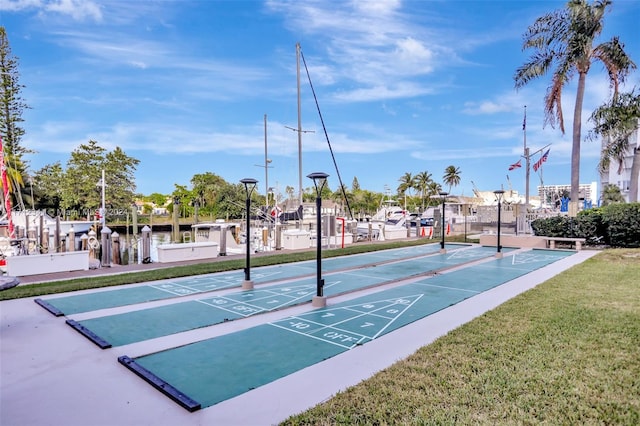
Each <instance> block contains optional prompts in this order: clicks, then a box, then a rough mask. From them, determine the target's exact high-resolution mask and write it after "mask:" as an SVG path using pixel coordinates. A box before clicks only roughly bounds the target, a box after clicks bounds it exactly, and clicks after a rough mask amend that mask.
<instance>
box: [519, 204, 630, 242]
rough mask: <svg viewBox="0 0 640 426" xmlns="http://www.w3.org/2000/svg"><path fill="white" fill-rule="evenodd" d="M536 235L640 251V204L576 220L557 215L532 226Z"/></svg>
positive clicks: (585, 212)
mask: <svg viewBox="0 0 640 426" xmlns="http://www.w3.org/2000/svg"><path fill="white" fill-rule="evenodd" d="M531 228H532V229H533V233H534V234H535V235H541V236H546V237H568V238H585V239H586V240H587V241H586V242H587V244H607V245H610V246H612V247H627V248H637V247H640V203H626V204H609V205H607V206H604V207H600V208H593V209H589V210H583V211H581V212H579V213H578V215H577V216H576V217H575V218H570V217H568V216H564V215H558V216H554V217H549V218H545V219H536V220H534V221H533V222H532V223H531Z"/></svg>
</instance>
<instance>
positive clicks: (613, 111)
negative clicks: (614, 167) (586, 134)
mask: <svg viewBox="0 0 640 426" xmlns="http://www.w3.org/2000/svg"><path fill="white" fill-rule="evenodd" d="M634 92H635V91H631V93H621V94H620V95H619V96H617V97H615V98H613V99H612V100H611V103H608V104H605V105H602V106H600V107H599V108H598V109H596V110H595V111H594V112H593V113H592V114H591V118H590V120H591V121H592V122H593V123H594V124H595V126H594V128H593V130H592V131H591V133H590V136H594V135H597V136H600V137H601V138H602V139H603V141H605V144H604V146H603V148H602V154H601V157H600V162H599V164H598V169H599V171H600V173H607V172H608V170H609V167H610V164H611V161H612V160H613V161H616V162H617V163H618V174H620V173H621V172H622V168H623V166H624V159H625V156H626V155H627V153H628V152H629V150H630V149H631V151H632V152H633V159H632V162H631V178H630V184H629V201H630V202H635V201H638V180H639V179H640V147H637V146H631V143H630V139H631V135H632V134H633V132H638V120H640V94H635V93H634ZM603 192H604V191H603Z"/></svg>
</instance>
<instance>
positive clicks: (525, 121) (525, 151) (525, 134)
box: [522, 105, 530, 211]
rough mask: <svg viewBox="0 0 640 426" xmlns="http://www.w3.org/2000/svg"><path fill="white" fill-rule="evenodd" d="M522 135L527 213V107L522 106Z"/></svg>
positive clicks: (527, 208) (526, 206)
mask: <svg viewBox="0 0 640 426" xmlns="http://www.w3.org/2000/svg"><path fill="white" fill-rule="evenodd" d="M522 133H523V139H524V158H525V163H526V164H525V166H526V171H525V199H524V200H525V201H524V208H525V211H529V168H530V167H529V148H527V106H526V105H525V106H524V120H523V121H522Z"/></svg>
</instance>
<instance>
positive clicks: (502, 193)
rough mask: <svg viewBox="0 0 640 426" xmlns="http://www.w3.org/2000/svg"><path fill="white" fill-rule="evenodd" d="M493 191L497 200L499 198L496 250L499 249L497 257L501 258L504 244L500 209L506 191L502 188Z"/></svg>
mask: <svg viewBox="0 0 640 426" xmlns="http://www.w3.org/2000/svg"><path fill="white" fill-rule="evenodd" d="M493 193H494V194H495V195H496V200H498V239H497V242H496V250H497V251H496V257H497V258H501V257H502V246H501V245H500V211H501V210H502V207H501V204H502V196H503V195H504V191H503V190H502V189H497V190H495V191H493Z"/></svg>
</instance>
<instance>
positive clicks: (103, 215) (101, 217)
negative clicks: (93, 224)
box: [100, 169, 107, 225]
mask: <svg viewBox="0 0 640 426" xmlns="http://www.w3.org/2000/svg"><path fill="white" fill-rule="evenodd" d="M104 193H105V181H104V169H102V212H101V213H102V214H101V215H100V220H102V224H103V225H104V224H105V223H107V219H106V218H105V215H106V214H107V211H106V209H105V205H104Z"/></svg>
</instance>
